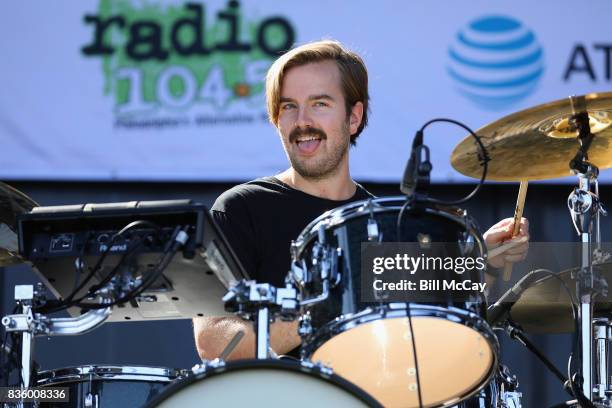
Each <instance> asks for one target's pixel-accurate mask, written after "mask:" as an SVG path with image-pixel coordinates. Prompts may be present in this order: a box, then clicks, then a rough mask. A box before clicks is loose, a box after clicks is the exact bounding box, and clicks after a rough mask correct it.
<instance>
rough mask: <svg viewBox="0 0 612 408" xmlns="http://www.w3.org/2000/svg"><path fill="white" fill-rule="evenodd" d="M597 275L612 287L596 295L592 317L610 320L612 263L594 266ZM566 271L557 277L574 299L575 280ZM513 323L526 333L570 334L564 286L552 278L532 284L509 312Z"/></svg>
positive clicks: (569, 310)
mask: <svg viewBox="0 0 612 408" xmlns="http://www.w3.org/2000/svg"><path fill="white" fill-rule="evenodd" d="M594 268H595V269H596V270H597V272H598V273H599V276H601V277H603V278H605V279H606V280H607V281H608V283H609V284H610V285H611V286H610V288H609V290H608V296H607V297H602V296H600V295H597V296H595V297H594V299H593V310H594V311H593V313H594V316H595V317H602V316H609V317H612V263H610V262H607V263H601V264H598V265H594ZM576 270H577V268H573V269H567V270H565V271H562V272H560V273H559V274H558V276H559V277H560V278H561V280H563V282H565V284H566V285H567V287H568V288H569V290H570V292H571V293H572V296H574V299H575V293H576V281H575V280H574V279H572V277H571V274H572V271H576ZM510 316H511V317H512V320H513V321H515V322H516V323H518V324H519V325H520V326H521V327H522V328H523V329H524V330H525V331H526V332H528V333H549V334H552V333H572V332H573V331H574V318H573V315H572V309H571V307H570V299H569V297H568V296H567V292H566V291H565V288H564V287H563V284H562V283H561V281H560V280H559V279H556V278H554V277H552V276H549V277H546V278H544V279H542V280H540V281H539V282H537V283H536V284H535V285H533V286H531V287H529V288H527V289H526V290H525V292H523V294H522V295H521V297H520V298H519V300H518V301H517V302H516V303H515V304H514V306H513V307H512V310H511V312H510Z"/></svg>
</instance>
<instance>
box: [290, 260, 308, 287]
mask: <svg viewBox="0 0 612 408" xmlns="http://www.w3.org/2000/svg"><path fill="white" fill-rule="evenodd" d="M308 282H310V275H309V273H308V267H307V266H306V262H304V260H302V265H299V264H298V261H293V262H291V272H290V274H289V276H287V279H285V283H288V284H295V285H297V286H299V287H304V284H306V283H308Z"/></svg>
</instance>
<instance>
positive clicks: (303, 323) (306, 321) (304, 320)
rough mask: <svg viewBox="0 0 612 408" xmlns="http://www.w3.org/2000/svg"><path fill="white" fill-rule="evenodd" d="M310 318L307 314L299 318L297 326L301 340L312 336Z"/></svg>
mask: <svg viewBox="0 0 612 408" xmlns="http://www.w3.org/2000/svg"><path fill="white" fill-rule="evenodd" d="M311 321H312V318H311V317H310V314H309V313H306V314H305V315H303V316H302V317H301V318H300V324H299V326H298V334H299V335H300V337H302V338H306V337H308V336H310V335H311V334H312V323H311Z"/></svg>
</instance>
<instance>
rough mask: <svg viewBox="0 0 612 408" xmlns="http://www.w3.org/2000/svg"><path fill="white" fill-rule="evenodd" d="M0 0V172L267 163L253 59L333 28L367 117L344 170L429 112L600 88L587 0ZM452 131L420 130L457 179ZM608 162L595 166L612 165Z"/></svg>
mask: <svg viewBox="0 0 612 408" xmlns="http://www.w3.org/2000/svg"><path fill="white" fill-rule="evenodd" d="M0 8H1V10H2V11H1V13H0V44H1V46H0V47H1V48H0V49H1V51H2V56H3V62H2V74H1V75H0V86H1V89H2V92H1V93H0V143H1V146H2V154H0V179H2V180H16V179H21V180H23V179H25V180H108V181H110V180H124V181H128V180H129V181H144V180H150V181H156V180H159V181H242V180H247V179H252V178H255V177H260V176H264V175H272V174H275V173H278V172H280V171H282V170H284V169H286V168H287V167H288V164H287V159H286V156H285V154H284V152H283V149H282V146H281V143H280V141H279V137H278V134H277V132H276V129H275V128H274V127H273V126H272V125H270V123H269V122H268V120H267V114H266V111H265V99H264V89H263V88H264V83H263V81H264V75H265V73H266V70H267V69H268V67H269V66H270V64H271V63H272V61H274V59H275V58H276V56H277V55H278V53H279V52H280V51H281V50H285V49H287V48H289V47H291V46H292V45H293V44H301V43H304V42H307V41H312V40H318V39H322V38H333V39H337V40H339V41H341V42H342V43H344V44H345V45H346V46H348V47H349V48H351V49H353V50H355V51H357V52H358V53H359V54H361V55H362V56H363V58H364V60H365V62H366V64H367V66H368V70H369V75H370V92H371V116H370V124H369V126H368V127H367V128H366V130H365V131H364V132H363V134H362V135H361V136H360V138H359V139H358V143H357V146H356V147H355V148H354V149H351V152H350V156H351V175H352V176H353V177H354V178H356V179H358V180H361V181H377V182H397V181H399V179H400V177H401V175H402V173H403V169H404V166H405V163H406V160H407V157H408V154H409V150H410V144H411V141H412V137H413V136H414V133H415V131H416V130H417V129H419V128H420V127H421V126H422V125H423V124H424V123H425V122H426V121H428V120H430V119H433V118H437V117H448V118H453V119H456V120H459V121H461V122H463V123H465V124H466V125H468V126H470V127H472V128H473V129H478V128H479V127H481V126H484V125H486V124H488V123H490V122H493V121H495V120H497V119H500V118H502V117H504V116H506V115H508V114H510V113H512V112H516V111H519V110H522V109H526V108H529V107H532V106H535V105H538V104H542V103H546V102H550V101H553V100H557V99H562V98H566V97H567V96H569V95H579V94H585V93H591V92H603V91H609V90H610V84H611V76H612V74H611V70H612V68H611V65H612V62H611V60H612V56H611V50H612V33H611V31H610V29H609V22H608V19H609V16H610V12H611V11H612V5H611V4H610V2H609V1H605V0H593V1H590V2H589V3H588V6H582V7H580V6H579V5H577V4H576V3H575V2H570V1H565V0H564V1H541V2H535V3H534V2H529V1H527V0H516V1H512V2H492V1H451V0H438V1H425V0H422V1H410V2H397V1H391V0H389V1H355V0H351V1H349V0H342V1H333V2H330V1H320V0H311V1H308V2H278V1H272V0H266V1H264V0H257V1H249V2H247V1H242V2H239V1H235V0H230V1H226V0H219V1H204V2H180V1H162V0H159V1H137V0H132V1H128V0H117V1H111V0H98V1H78V2H74V1H72V2H69V1H60V2H36V3H32V2H6V3H5V4H3V5H2V6H0ZM553 14H554V16H555V17H554V18H551V16H552V15H553ZM25 27H27V28H25ZM464 137H466V134H465V132H464V131H463V130H462V129H460V128H456V127H451V126H450V125H436V126H433V127H431V128H430V129H428V130H427V132H426V134H425V142H426V143H427V144H428V145H429V146H430V148H431V152H432V157H431V160H432V162H433V165H434V170H433V173H432V176H433V180H434V181H437V182H465V181H469V180H471V179H468V178H465V177H463V176H461V175H460V174H458V173H457V172H456V171H454V170H453V168H452V167H451V165H450V154H451V152H452V149H453V148H454V146H455V145H456V144H457V143H459V141H460V140H462V139H463V138H464ZM546 153H547V152H542V157H546ZM519 154H520V153H519ZM568 173H569V172H568ZM608 173H609V172H606V171H602V173H601V180H603V181H608V182H609V181H612V176H611V175H610V174H608ZM564 181H567V182H574V179H573V178H570V177H567V178H565V179H564Z"/></svg>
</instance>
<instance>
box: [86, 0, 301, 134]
mask: <svg viewBox="0 0 612 408" xmlns="http://www.w3.org/2000/svg"><path fill="white" fill-rule="evenodd" d="M84 23H85V24H86V25H87V27H88V28H89V29H90V33H91V37H90V39H89V42H88V43H86V44H84V45H83V47H82V48H81V52H82V53H83V55H85V56H86V57H90V58H94V57H95V58H100V59H101V60H102V70H103V75H104V93H105V94H107V95H111V96H112V99H113V101H114V112H115V116H116V119H117V121H118V122H117V123H119V124H121V123H123V124H125V123H126V120H127V121H131V120H135V119H142V118H147V119H151V118H158V119H160V118H161V117H162V116H174V117H177V115H178V116H181V115H182V117H183V118H184V117H185V115H186V114H187V113H193V114H207V115H211V114H212V115H217V116H218V115H223V114H225V115H228V114H234V115H235V114H240V115H241V117H245V115H246V117H248V115H249V114H251V115H252V114H255V115H259V117H261V118H263V116H264V115H263V114H262V113H261V110H262V108H263V106H264V104H263V103H262V100H263V98H262V97H263V93H264V78H265V73H266V71H267V69H268V68H269V66H270V64H271V63H272V61H273V60H274V59H276V58H277V57H278V56H279V55H280V54H282V53H283V52H284V51H286V50H288V49H289V48H290V47H291V45H292V44H293V43H294V41H295V29H294V28H293V26H292V24H291V23H290V22H289V20H288V19H286V18H284V17H282V16H277V15H267V16H264V17H261V16H260V17H257V18H253V17H250V16H245V15H244V13H243V10H242V8H241V5H240V3H239V2H238V1H235V0H230V1H229V2H227V3H225V4H222V5H221V8H219V7H218V8H217V9H214V8H213V7H212V6H211V5H209V4H203V3H184V4H174V2H172V3H170V2H168V3H166V2H159V3H155V2H133V1H129V0H120V1H113V0H101V1H100V3H99V7H98V11H97V14H88V15H85V16H84ZM259 117H258V118H257V119H259ZM251 119H252V118H251Z"/></svg>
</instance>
